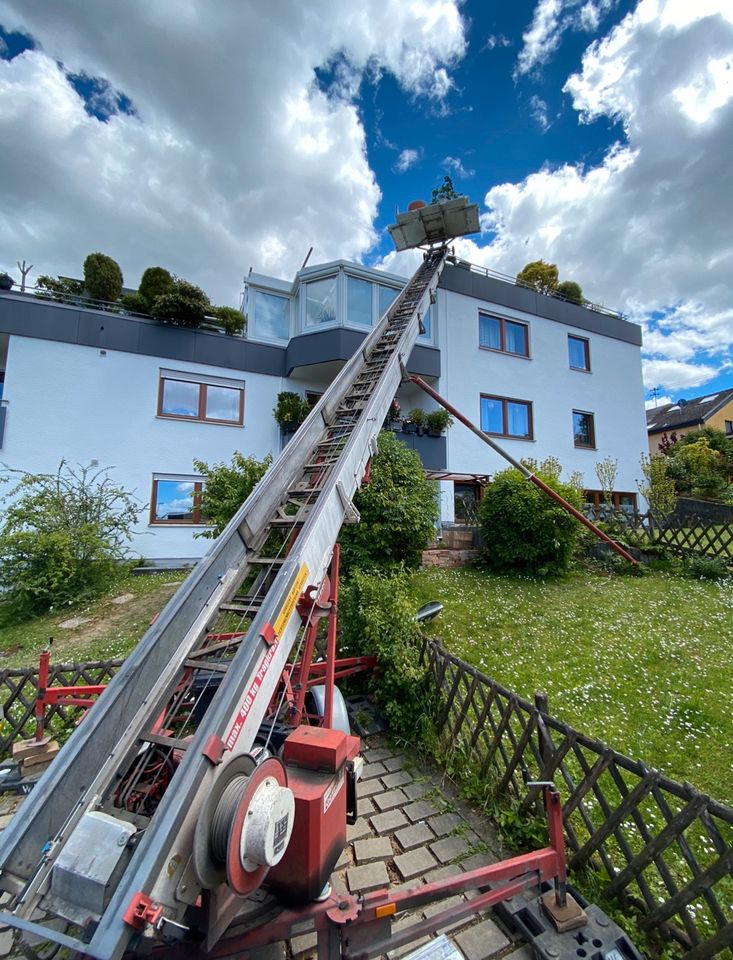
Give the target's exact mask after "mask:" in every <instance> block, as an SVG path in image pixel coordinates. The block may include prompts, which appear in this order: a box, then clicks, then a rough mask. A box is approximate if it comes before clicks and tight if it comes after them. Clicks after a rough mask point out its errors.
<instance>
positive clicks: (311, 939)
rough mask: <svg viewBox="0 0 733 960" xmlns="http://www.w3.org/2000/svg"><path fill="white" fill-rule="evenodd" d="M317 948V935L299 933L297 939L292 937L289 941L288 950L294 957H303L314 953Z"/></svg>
mask: <svg viewBox="0 0 733 960" xmlns="http://www.w3.org/2000/svg"><path fill="white" fill-rule="evenodd" d="M317 947H318V934H317V933H315V932H313V933H301V935H300V936H299V937H292V938H291V940H290V949H291V950H292V951H293V956H294V957H303V956H305V955H307V954H310V953H315V952H316V949H317Z"/></svg>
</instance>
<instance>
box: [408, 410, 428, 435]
mask: <svg viewBox="0 0 733 960" xmlns="http://www.w3.org/2000/svg"><path fill="white" fill-rule="evenodd" d="M427 422H428V415H427V413H425V411H424V410H421V409H420V407H414V408H413V409H412V410H410V412H409V413H408V414H407V422H406V429H405V432H406V433H417V435H418V436H422V435H423V433H424V432H425V427H426V425H427Z"/></svg>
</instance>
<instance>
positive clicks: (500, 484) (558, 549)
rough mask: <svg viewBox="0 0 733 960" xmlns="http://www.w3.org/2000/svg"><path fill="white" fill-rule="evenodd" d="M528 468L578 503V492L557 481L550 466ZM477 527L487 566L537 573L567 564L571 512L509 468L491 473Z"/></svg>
mask: <svg viewBox="0 0 733 960" xmlns="http://www.w3.org/2000/svg"><path fill="white" fill-rule="evenodd" d="M534 472H535V474H536V475H537V476H538V477H540V479H542V480H544V481H545V483H546V484H547V485H548V486H550V487H552V489H553V490H555V491H556V492H557V493H559V494H560V496H561V497H564V498H565V499H566V500H567V501H568V502H569V503H570V504H572V506H574V507H575V508H576V509H580V505H581V495H580V493H579V491H578V490H577V489H576V488H575V487H571V486H570V484H567V483H562V482H561V481H560V480H559V479H558V478H557V477H556V476H554V475H553V473H552V472H550V473H543V472H542V471H541V470H536V471H534ZM479 527H480V530H481V535H482V537H483V539H484V543H485V544H486V546H485V548H484V560H485V562H486V563H487V565H488V566H490V567H492V568H493V569H495V570H507V571H510V570H511V571H523V572H525V573H532V574H536V575H539V576H547V575H549V574H552V575H555V574H560V573H563V572H564V571H565V570H567V568H568V567H569V565H570V560H571V558H572V555H573V550H574V549H575V545H576V542H577V539H578V533H579V530H580V526H579V524H578V522H577V520H575V518H574V517H572V516H571V514H569V513H568V512H567V511H566V510H564V509H563V508H562V507H561V506H560V505H559V504H557V503H555V501H554V500H552V499H551V498H550V497H548V496H547V494H546V493H543V492H542V491H541V490H539V489H538V488H537V487H535V486H534V484H532V483H530V482H529V481H528V480H526V479H525V478H524V476H523V475H522V474H521V473H520V472H519V470H515V469H514V468H511V469H509V470H502V471H501V472H500V473H497V474H496V475H495V477H494V479H493V481H492V482H491V483H490V484H489V485H488V487H487V488H486V493H485V494H484V499H483V500H482V501H481V505H480V507H479Z"/></svg>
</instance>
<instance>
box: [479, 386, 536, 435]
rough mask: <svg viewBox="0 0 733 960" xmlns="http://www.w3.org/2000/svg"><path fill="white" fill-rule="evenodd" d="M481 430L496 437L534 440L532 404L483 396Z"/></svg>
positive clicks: (507, 398)
mask: <svg viewBox="0 0 733 960" xmlns="http://www.w3.org/2000/svg"><path fill="white" fill-rule="evenodd" d="M481 429H482V430H483V431H484V433H491V434H493V435H494V436H496V437H511V438H512V439H514V440H533V439H534V433H533V425H532V404H531V403H530V402H529V401H528V400H514V399H513V398H511V397H492V396H489V395H488V394H484V393H482V394H481Z"/></svg>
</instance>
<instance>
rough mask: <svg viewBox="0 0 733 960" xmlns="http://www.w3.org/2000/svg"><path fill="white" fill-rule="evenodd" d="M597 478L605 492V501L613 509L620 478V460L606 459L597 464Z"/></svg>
mask: <svg viewBox="0 0 733 960" xmlns="http://www.w3.org/2000/svg"><path fill="white" fill-rule="evenodd" d="M596 477H597V478H598V483H599V484H600V487H601V490H602V491H603V499H604V500H605V502H606V506H607V507H609V508H610V507H611V501H612V496H613V491H614V490H615V489H616V479H617V478H618V460H615V459H614V458H613V457H604V458H603V460H599V461H598V463H597V464H596Z"/></svg>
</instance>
